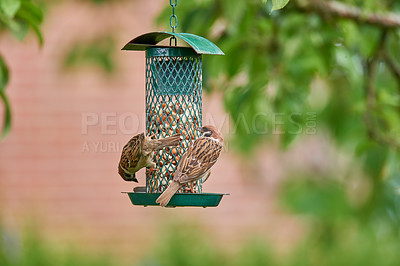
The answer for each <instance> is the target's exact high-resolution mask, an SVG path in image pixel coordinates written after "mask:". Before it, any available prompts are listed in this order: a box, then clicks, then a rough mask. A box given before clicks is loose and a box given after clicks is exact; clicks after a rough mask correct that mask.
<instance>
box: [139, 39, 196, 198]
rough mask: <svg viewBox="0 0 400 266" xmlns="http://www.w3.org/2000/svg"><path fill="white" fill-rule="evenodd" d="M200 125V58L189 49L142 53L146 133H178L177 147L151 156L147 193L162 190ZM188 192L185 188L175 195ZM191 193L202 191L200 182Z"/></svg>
mask: <svg viewBox="0 0 400 266" xmlns="http://www.w3.org/2000/svg"><path fill="white" fill-rule="evenodd" d="M200 126H202V58H201V55H198V54H197V53H195V52H194V51H193V49H191V48H186V47H161V48H158V47H157V48H148V49H147V50H146V133H147V135H149V136H154V137H155V138H157V139H158V138H164V137H167V136H172V135H174V134H177V133H180V134H181V135H182V137H183V141H182V143H181V144H180V146H177V147H167V148H163V149H161V150H159V151H156V152H155V154H154V159H153V160H154V162H155V163H156V165H157V170H156V171H150V170H149V169H147V170H146V189H147V192H148V193H156V192H162V191H164V190H165V189H166V188H167V187H168V185H169V183H170V182H171V180H172V178H173V176H174V173H175V168H176V166H177V165H178V163H179V160H180V158H181V156H182V155H183V153H184V152H185V151H186V149H187V148H188V146H189V145H190V144H191V143H192V142H193V141H194V140H195V139H196V138H197V137H198V136H199V135H198V134H199V133H198V132H197V131H196V128H197V127H200ZM188 192H189V193H190V190H189V185H186V186H184V187H183V188H181V189H180V190H179V191H178V193H188ZM194 192H195V193H201V192H202V184H201V180H200V181H197V182H194Z"/></svg>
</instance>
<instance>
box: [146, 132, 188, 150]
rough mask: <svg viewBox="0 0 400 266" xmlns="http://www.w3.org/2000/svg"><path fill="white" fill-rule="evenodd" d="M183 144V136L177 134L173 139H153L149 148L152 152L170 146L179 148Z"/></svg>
mask: <svg viewBox="0 0 400 266" xmlns="http://www.w3.org/2000/svg"><path fill="white" fill-rule="evenodd" d="M180 142H181V134H175V135H173V136H171V137H166V138H163V139H152V140H150V142H149V147H150V149H152V150H156V149H162V148H165V147H169V146H178V145H179V143H180Z"/></svg>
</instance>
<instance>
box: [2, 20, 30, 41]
mask: <svg viewBox="0 0 400 266" xmlns="http://www.w3.org/2000/svg"><path fill="white" fill-rule="evenodd" d="M7 26H8V28H9V29H10V31H11V33H12V34H13V35H14V37H15V38H16V39H17V40H18V41H23V40H24V39H25V37H26V35H27V34H28V31H29V26H28V24H27V23H26V22H25V21H22V20H19V21H16V20H10V21H8V23H7Z"/></svg>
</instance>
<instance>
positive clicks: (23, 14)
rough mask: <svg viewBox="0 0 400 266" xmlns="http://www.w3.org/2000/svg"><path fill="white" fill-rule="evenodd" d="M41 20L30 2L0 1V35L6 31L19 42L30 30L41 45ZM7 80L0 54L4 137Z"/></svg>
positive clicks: (7, 120) (8, 125) (7, 115)
mask: <svg viewBox="0 0 400 266" xmlns="http://www.w3.org/2000/svg"><path fill="white" fill-rule="evenodd" d="M42 20H43V14H42V10H41V9H40V8H39V7H38V6H37V5H35V4H34V3H33V2H32V1H31V0H0V33H3V32H5V31H8V32H9V33H11V34H12V35H13V36H14V37H15V38H16V39H18V40H19V41H23V40H24V39H25V37H26V35H27V34H28V32H29V29H32V30H33V31H34V32H35V34H36V36H37V38H38V40H39V43H40V45H42V44H43V36H42V33H41V31H40V24H41V23H42ZM8 80H9V71H8V67H7V64H6V63H5V61H4V59H3V57H2V56H1V54H0V98H1V99H2V101H3V104H4V109H5V111H4V121H3V129H2V136H3V137H5V136H6V135H7V134H8V132H9V131H10V128H11V108H10V104H9V101H8V99H7V95H6V93H5V87H6V86H7V83H8Z"/></svg>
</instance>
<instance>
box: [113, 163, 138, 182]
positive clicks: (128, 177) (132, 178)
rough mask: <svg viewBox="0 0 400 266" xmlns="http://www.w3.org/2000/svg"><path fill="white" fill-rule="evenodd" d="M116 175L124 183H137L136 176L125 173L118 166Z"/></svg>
mask: <svg viewBox="0 0 400 266" xmlns="http://www.w3.org/2000/svg"><path fill="white" fill-rule="evenodd" d="M118 174H119V175H120V176H121V177H122V178H123V179H124V180H125V181H133V182H136V183H138V182H139V181H138V180H137V179H136V174H135V173H133V174H131V173H127V172H125V171H124V169H122V167H121V165H118Z"/></svg>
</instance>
